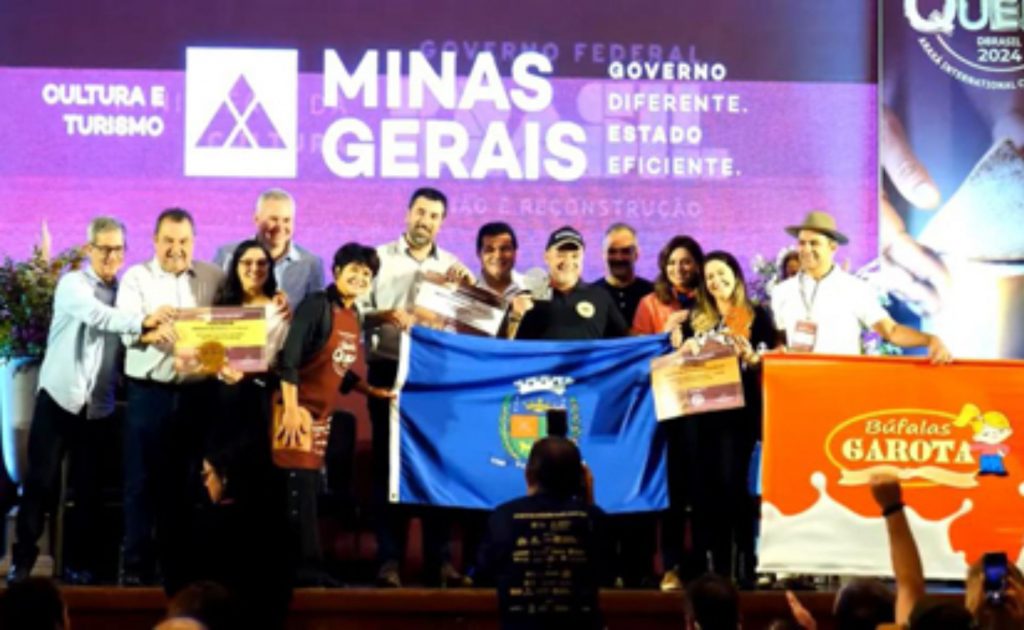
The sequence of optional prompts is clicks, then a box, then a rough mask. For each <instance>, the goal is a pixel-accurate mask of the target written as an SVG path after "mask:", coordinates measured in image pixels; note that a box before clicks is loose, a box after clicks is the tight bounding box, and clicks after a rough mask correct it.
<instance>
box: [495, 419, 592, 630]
mask: <svg viewBox="0 0 1024 630" xmlns="http://www.w3.org/2000/svg"><path fill="white" fill-rule="evenodd" d="M526 486H527V494H526V496H525V497H521V498H518V499H513V500H512V501H509V502H508V503H504V504H502V505H499V506H498V507H497V508H496V509H495V510H494V512H493V513H492V514H491V517H490V520H489V522H488V527H487V533H486V535H485V539H484V542H483V544H482V545H481V547H480V553H479V555H478V560H477V567H478V569H479V573H478V575H479V576H480V580H481V581H482V582H484V583H494V584H496V586H497V588H498V602H499V609H500V611H501V620H502V627H503V628H508V629H511V628H602V627H603V623H602V618H601V612H600V609H599V607H598V598H597V591H598V587H600V586H602V585H607V584H608V582H609V581H610V580H609V577H610V576H609V572H608V570H607V563H606V560H607V549H606V548H605V546H606V539H605V535H604V521H605V514H604V511H603V510H601V508H599V507H597V506H595V505H594V504H593V479H592V478H591V477H590V473H589V471H588V470H587V469H586V467H585V466H583V463H582V458H581V456H580V451H579V449H578V448H577V447H576V445H575V444H574V443H573V442H572V441H570V440H567V439H565V438H562V437H553V436H549V437H546V438H543V439H540V440H538V441H536V442H534V444H533V447H532V448H531V449H530V456H529V459H528V460H527V463H526ZM522 541H526V543H525V545H524V543H523V542H522Z"/></svg>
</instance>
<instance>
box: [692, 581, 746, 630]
mask: <svg viewBox="0 0 1024 630" xmlns="http://www.w3.org/2000/svg"><path fill="white" fill-rule="evenodd" d="M686 628H687V630H737V629H738V628H740V593H739V591H738V590H736V585H735V584H733V583H732V582H730V581H729V579H728V578H726V577H722V576H721V575H716V574H713V573H709V574H705V575H702V576H700V577H699V578H697V579H695V580H693V581H692V582H690V583H689V584H688V585H687V586H686Z"/></svg>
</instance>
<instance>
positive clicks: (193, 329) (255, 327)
mask: <svg viewBox="0 0 1024 630" xmlns="http://www.w3.org/2000/svg"><path fill="white" fill-rule="evenodd" d="M174 331H175V333H177V335H178V340H177V342H175V344H174V369H175V370H176V371H177V372H178V373H179V374H216V373H217V372H219V371H220V369H221V367H222V366H224V365H228V366H229V367H232V368H234V369H236V370H239V371H241V372H265V371H266V370H267V356H266V352H267V350H266V346H267V316H266V310H265V309H264V308H263V307H262V306H256V307H248V306H215V307H207V308H184V309H181V310H179V311H178V317H177V319H176V320H175V321H174Z"/></svg>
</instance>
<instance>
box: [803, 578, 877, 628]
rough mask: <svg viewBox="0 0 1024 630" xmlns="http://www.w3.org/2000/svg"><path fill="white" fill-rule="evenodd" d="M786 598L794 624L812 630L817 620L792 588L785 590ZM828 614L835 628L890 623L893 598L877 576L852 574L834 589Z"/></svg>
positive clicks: (870, 626)
mask: <svg viewBox="0 0 1024 630" xmlns="http://www.w3.org/2000/svg"><path fill="white" fill-rule="evenodd" d="M786 602H787V603H788V604H789V609H790V611H791V612H792V614H793V619H794V620H795V622H796V625H795V627H799V628H804V629H805V630H816V628H817V627H818V623H817V621H816V620H815V619H814V616H813V615H812V614H811V613H810V611H808V610H807V609H806V608H804V606H803V604H801V603H800V600H799V599H797V596H796V594H795V593H794V592H793V591H786ZM832 616H833V618H834V619H835V622H836V627H837V628H839V630H874V629H875V628H878V627H880V626H885V625H886V624H892V623H893V620H894V619H895V618H896V598H895V596H894V595H893V592H892V591H891V590H890V589H889V587H888V586H886V585H885V584H883V583H882V582H881V580H878V579H876V578H854V579H853V580H851V581H850V582H849V583H847V584H846V585H845V586H843V587H842V588H841V589H839V592H837V593H836V598H835V601H834V602H833V604H832Z"/></svg>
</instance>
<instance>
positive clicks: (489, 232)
mask: <svg viewBox="0 0 1024 630" xmlns="http://www.w3.org/2000/svg"><path fill="white" fill-rule="evenodd" d="M518 251H519V241H518V240H517V239H516V233H515V231H514V230H513V229H512V226H511V225H509V224H508V223H504V222H502V221H496V222H493V223H485V224H483V225H482V226H480V229H479V230H478V231H477V233H476V255H477V258H479V259H480V277H479V278H477V281H476V285H477V286H478V287H483V288H485V289H488V290H490V291H491V292H492V293H495V294H497V295H500V296H501V297H503V298H504V299H506V300H508V301H512V298H514V297H515V296H517V295H519V294H520V293H522V292H523V291H525V290H526V289H525V287H524V285H523V274H521V273H519V272H518V271H516V269H515V266H516V254H517V253H518Z"/></svg>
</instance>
